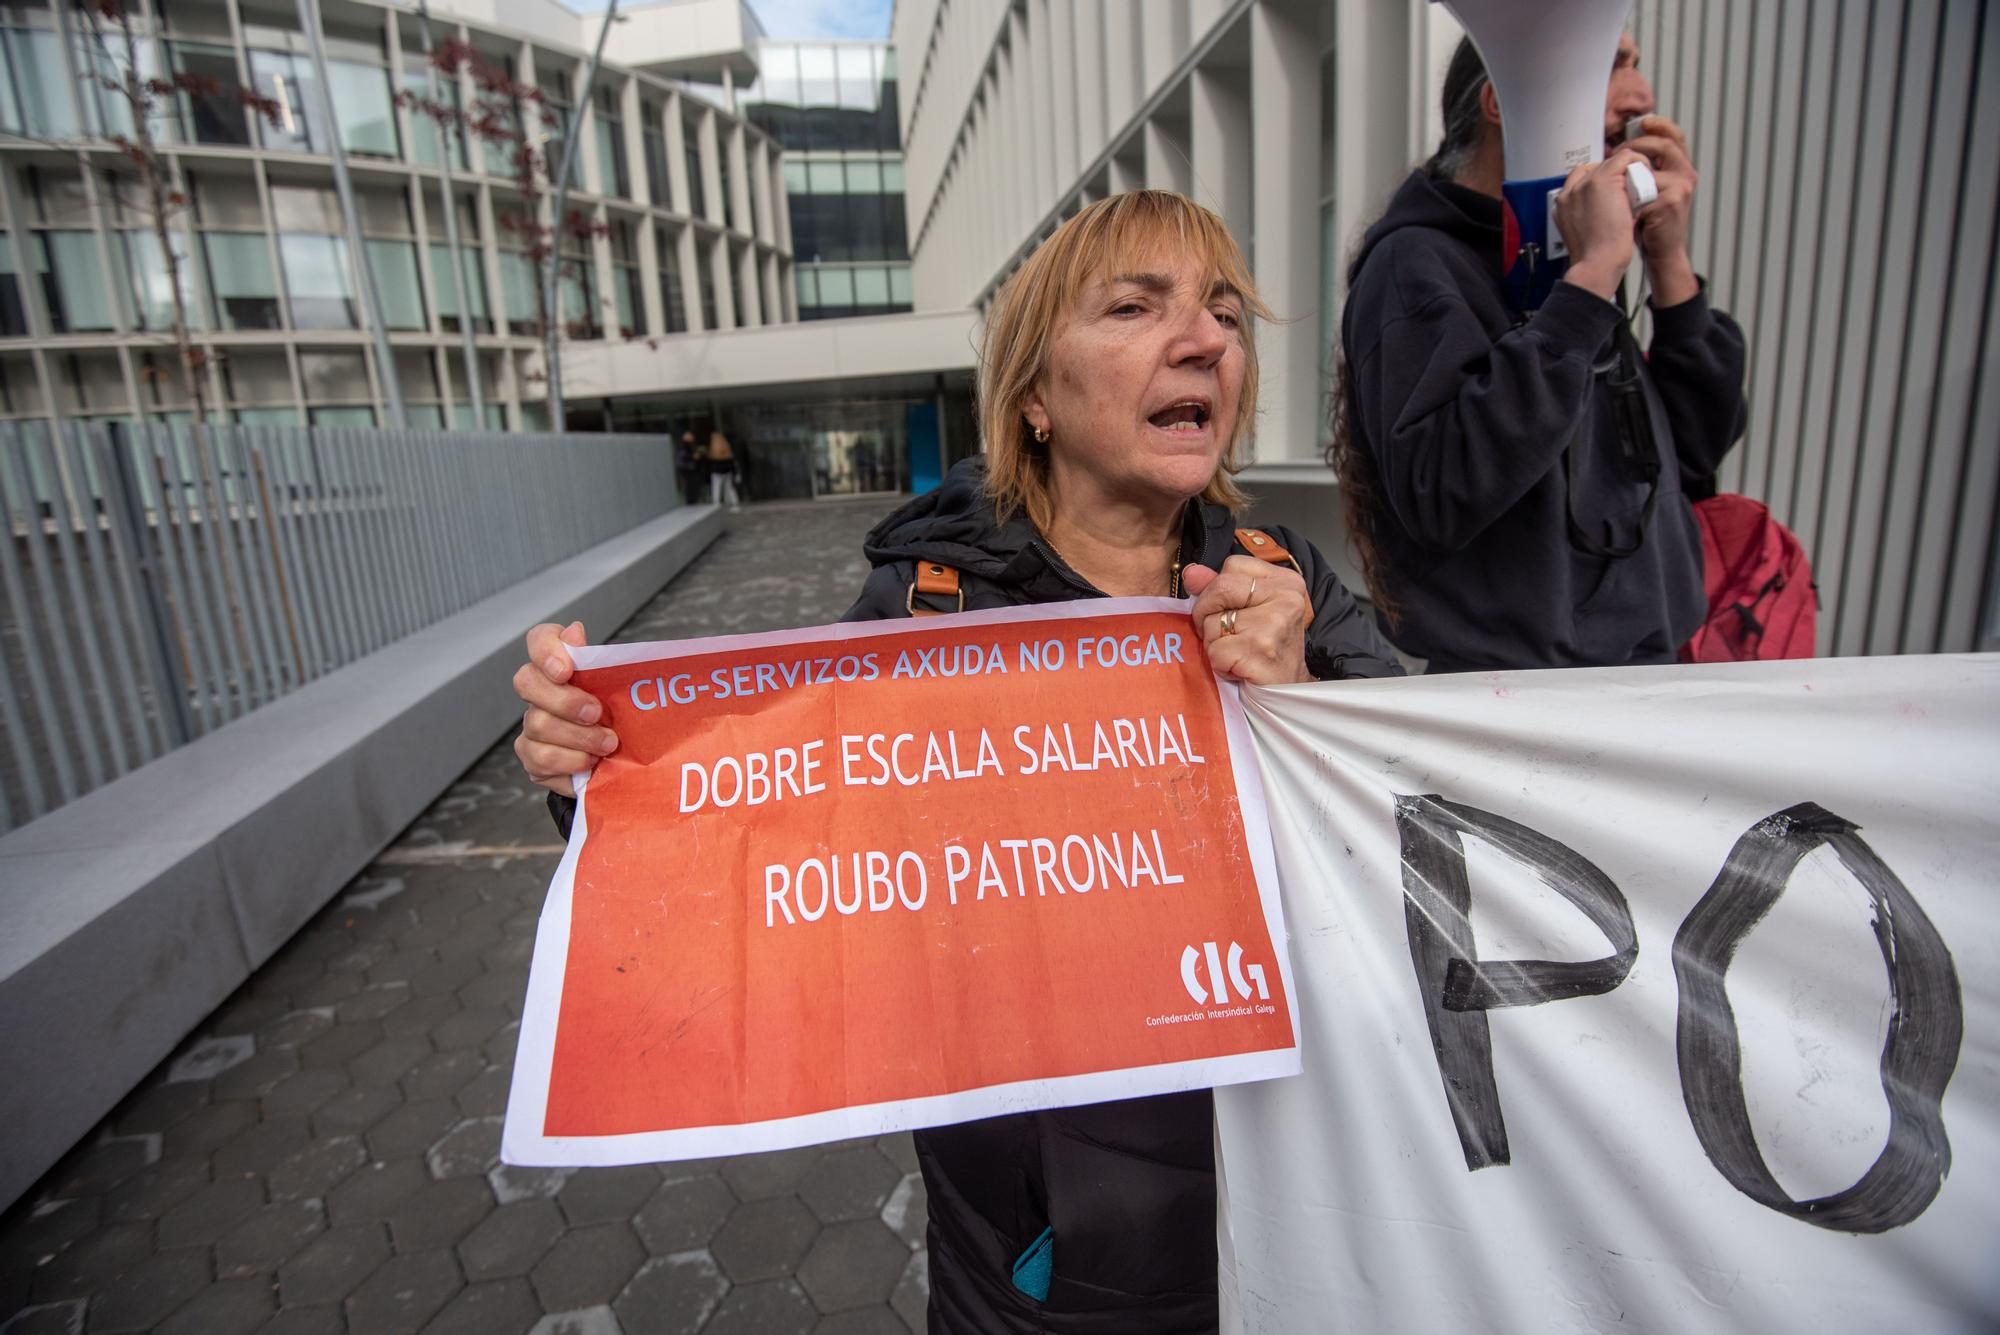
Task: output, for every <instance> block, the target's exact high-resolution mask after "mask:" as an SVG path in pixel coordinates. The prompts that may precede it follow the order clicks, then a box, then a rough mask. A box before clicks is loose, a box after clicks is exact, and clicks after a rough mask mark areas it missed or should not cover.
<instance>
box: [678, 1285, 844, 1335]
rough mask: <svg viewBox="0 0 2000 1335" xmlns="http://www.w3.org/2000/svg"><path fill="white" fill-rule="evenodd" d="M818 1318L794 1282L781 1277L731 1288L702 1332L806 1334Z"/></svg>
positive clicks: (712, 1334)
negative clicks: (767, 1281)
mask: <svg viewBox="0 0 2000 1335" xmlns="http://www.w3.org/2000/svg"><path fill="white" fill-rule="evenodd" d="M818 1321H819V1312H818V1311H817V1310H815V1309H814V1307H813V1305H812V1300H811V1299H810V1298H808V1297H806V1295H805V1291H804V1290H803V1289H801V1288H800V1287H799V1286H798V1284H797V1282H796V1281H794V1280H789V1279H780V1280H773V1281H771V1282H769V1283H764V1284H743V1285H739V1286H737V1287H736V1288H734V1289H731V1290H730V1291H729V1296H728V1297H726V1298H724V1299H723V1300H722V1305H721V1306H720V1307H718V1308H717V1309H716V1312H715V1315H714V1317H712V1318H711V1319H710V1320H709V1323H708V1325H707V1326H706V1327H704V1328H703V1331H702V1335H806V1332H808V1331H810V1330H811V1329H812V1328H813V1326H814V1325H815V1324H816V1323H817V1322H818Z"/></svg>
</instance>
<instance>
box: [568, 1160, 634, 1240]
mask: <svg viewBox="0 0 2000 1335" xmlns="http://www.w3.org/2000/svg"><path fill="white" fill-rule="evenodd" d="M659 1184H660V1175H659V1174H658V1173H656V1172H654V1171H653V1170H652V1169H651V1168H650V1167H648V1166H646V1165H644V1164H633V1165H630V1166H628V1167H624V1168H584V1169H579V1170H578V1171H577V1173H576V1174H575V1175H574V1176H573V1177H571V1178H570V1179H569V1181H567V1182H565V1183H564V1184H563V1187H562V1190H561V1191H560V1192H559V1193H557V1195H556V1204H558V1205H560V1206H561V1207H562V1212H563V1217H564V1218H565V1219H567V1220H569V1222H570V1226H571V1227H577V1226H580V1225H583V1224H606V1223H610V1222H611V1221H613V1220H617V1219H630V1218H631V1217H632V1216H633V1214H634V1213H636V1212H637V1211H638V1209H639V1207H640V1206H641V1205H644V1204H645V1203H646V1198H647V1197H648V1196H651V1195H652V1194H653V1190H654V1188H656V1187H658V1186H659Z"/></svg>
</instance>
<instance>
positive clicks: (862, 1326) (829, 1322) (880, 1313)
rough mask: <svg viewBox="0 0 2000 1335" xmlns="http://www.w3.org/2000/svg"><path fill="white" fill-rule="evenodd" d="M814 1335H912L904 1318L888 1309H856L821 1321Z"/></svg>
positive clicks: (815, 1328)
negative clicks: (904, 1322)
mask: <svg viewBox="0 0 2000 1335" xmlns="http://www.w3.org/2000/svg"><path fill="white" fill-rule="evenodd" d="M812 1335H910V1328H909V1327H908V1326H906V1325H904V1324H903V1318H901V1317H899V1316H897V1315H896V1313H895V1310H894V1309H893V1308H888V1307H855V1308H850V1309H849V1310H847V1311H845V1312H834V1313H832V1314H831V1315H828V1316H823V1317H821V1318H820V1319H819V1324H818V1325H817V1326H814V1327H813V1328H812Z"/></svg>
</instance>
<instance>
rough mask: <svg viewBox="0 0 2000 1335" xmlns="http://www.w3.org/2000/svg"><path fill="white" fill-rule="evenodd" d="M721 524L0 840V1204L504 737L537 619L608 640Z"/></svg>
mask: <svg viewBox="0 0 2000 1335" xmlns="http://www.w3.org/2000/svg"><path fill="white" fill-rule="evenodd" d="M722 528H723V521H722V516H721V514H720V513H719V512H718V511H716V510H715V509H714V507H710V506H699V507H689V508H683V509H678V510H675V511H673V512H671V513H669V514H667V515H664V516H662V517H660V518H659V519H656V520H653V521H652V522H650V523H647V524H644V525H641V526H640V527H639V528H636V529H634V530H632V531H631V532H629V533H627V534H625V535H623V536H621V537H618V538H614V539H612V540H611V541H609V542H606V543H603V544H601V545H600V546H598V547H595V548H593V549H592V550H590V551H588V552H585V553H583V554H582V555H579V556H576V557H573V558H571V559H570V560H568V561H565V562H563V563H562V564H560V565H558V566H556V567H554V568H552V569H550V570H548V571H546V572H544V573H543V574H541V575H538V576H536V577H534V578H533V579H530V580H527V581H524V582H523V583H521V584H518V585H516V586H515V587H513V588H512V589H509V590H507V591H506V592H505V593H501V594H497V595H495V596H494V597H492V598H489V599H487V600H486V601H484V602H482V603H479V604H477V605H475V606H473V607H471V608H468V609H467V610H466V611H464V612H461V613H459V614H457V615H455V616H453V617H450V618H448V619H447V620H445V621H441V622H439V623H438V624H437V625H434V626H431V627H429V628H427V629H425V630H422V631H419V632H418V633H417V634H414V635H411V636H409V637H408V638H406V639H403V640H400V641H398V642H397V643H395V644H393V645H390V646H389V647H388V648H385V649H382V650H380V651H378V652H376V653H374V654H372V655H370V656H369V657H367V658H364V659H362V660H361V661H359V662H357V663H354V664H351V665H350V666H348V667H346V668H343V669H341V670H340V671H338V672H336V673H333V674H332V675H330V676H328V677H325V678H323V679H322V680H320V681H318V682H315V683H313V684H312V685H310V686H308V687H305V688H304V689H302V690H300V691H298V692H296V693H295V694H292V695H289V696H287V697H285V698H283V699H281V700H278V701H276V702H275V703H273V704H270V705H267V706H265V707H264V708H263V709H260V710H258V711H257V712H256V713H254V714H251V715H249V716H248V717H245V718H242V719H239V720H237V721H236V722H234V723H231V724H229V725H228V726H226V727H224V728H221V729H219V730H217V731H216V732H214V733H212V734H210V735H209V736H207V737H204V738H202V739H201V740H199V741H197V742H195V743H193V744H191V745H189V746H186V747H183V748H182V749H180V750H178V751H175V752H173V753H172V754H170V755H167V756H165V757H162V758H161V759H159V760H157V761H155V762H153V763H152V764H150V765H147V766H145V767H143V768H141V769H139V770H135V771H134V772H132V773H131V774H128V775H126V776H125V777H123V778H121V779H119V780H117V781H116V782H113V783H110V784H107V785H106V786H104V787H103V788H100V789H97V790H96V791H95V792H92V793H90V794H88V795H86V796H84V797H82V798H80V799H79V800H77V801H75V802H72V803H70V804H69V805H67V806H65V807H62V808H60V809H59V810H57V811H54V812H52V813H50V814H49V815H47V816H45V817H43V818H42V819H40V820H37V821H34V822H31V823H30V824H28V825H26V826H23V827H22V828H20V829H18V830H16V831H14V832H13V833H11V834H9V835H7V836H6V837H4V838H0V1126H4V1127H5V1128H6V1129H7V1134H6V1135H5V1136H4V1137H0V1209H4V1208H5V1207H6V1206H8V1205H11V1204H12V1203H13V1202H14V1201H15V1200H16V1199H18V1198H19V1197H20V1196H21V1194H22V1193H23V1192H25V1191H26V1190H27V1189H28V1188H29V1187H31V1186H32V1185H33V1184H34V1182H35V1181H36V1179H37V1178H39V1177H40V1176H41V1175H42V1173H44V1172H45V1171H47V1169H48V1168H49V1167H50V1165H52V1164H53V1163H55V1161H56V1160H57V1159H58V1158H60V1157H61V1156H62V1154H63V1153H64V1152H65V1151H67V1150H68V1149H69V1148H70V1146H71V1145H73V1144H74V1143H75V1142H76V1140H77V1139H78V1138H79V1137H81V1136H82V1135H83V1134H84V1133H85V1132H87V1131H89V1130H90V1128H91V1127H93V1126H95V1125H96V1124H97V1122H98V1121H99V1120H100V1119H101V1118H103V1116H104V1115H105V1114H106V1113H107V1112H109V1111H110V1110H111V1108H112V1107H113V1106H114V1105H115V1104H116V1103H117V1102H118V1100H119V1099H120V1098H121V1097H123V1096H124V1095H125V1093H126V1092H127V1091H129V1090H130V1089H131V1088H132V1087H133V1086H134V1085H135V1084H137V1083H138V1081H139V1080H140V1079H141V1078H142V1077H144V1076H145V1075H146V1073H147V1072H149V1071H151V1070H152V1069H153V1067H154V1066H156V1065H157V1064H158V1063H159V1062H160V1061H161V1060H162V1059H163V1058H165V1057H166V1056H167V1055H168V1054H169V1053H171V1052H172V1051H173V1049H174V1047H175V1046H176V1045H177V1044H178V1043H179V1042H180V1041H181V1039H183V1038H184V1037H186V1036H187V1035H188V1034H189V1033H191V1032H192V1031H193V1030H194V1029H195V1027H196V1026H198V1025H199V1024H200V1023H201V1021H202V1020H203V1019H204V1018H205V1017H206V1016H207V1015H208V1014H209V1012H210V1011H212V1010H213V1009H214V1008H215V1007H216V1006H217V1005H218V1004H219V1003H221V1002H222V1000H223V999H224V998H226V997H227V996H228V995H229V994H230V993H231V992H232V991H234V990H235V988H236V987H237V986H238V985H239V984H241V983H242V982H243V981H244V979H246V978H247V977H248V976H249V975H250V973H251V971H252V970H254V969H255V968H256V967H257V966H258V965H260V964H262V963H263V962H264V961H265V960H266V959H268V958H269V957H270V956H271V954H272V952H274V951H275V950H277V948H278V947H279V946H280V945H282V944H284V942H285V940H286V939H287V938H288V937H289V936H290V935H291V934H292V933H293V932H295V931H297V930H298V928H299V927H300V926H301V925H302V924H304V923H305V921H306V920H307V919H308V918H310V917H311V916H312V915H313V914H314V913H315V912H317V911H318V910H319V909H320V908H321V907H322V906H323V905H324V904H325V903H326V902H327V901H328V900H329V899H330V898H331V897H332V896H333V895H334V894H335V893H336V892H337V891H338V890H339V889H340V887H341V886H342V885H344V884H346V883H347V881H348V880H349V879H351V878H352V877H353V876H354V874H355V873H356V872H358V871H359V870H360V869H361V868H362V867H364V866H366V865H367V863H368V861H369V860H370V859H371V858H373V857H374V856H375V854H376V853H378V852H379V851H381V849H382V848H383V847H385V846H386V845H387V844H388V843H389V841H390V840H391V839H392V838H394V837H395V835H396V834H397V833H398V832H399V831H400V830H401V829H402V828H403V827H404V826H405V825H407V824H408V823H409V822H410V821H411V820H412V819H414V818H415V817H416V816H417V815H418V814H419V813H420V812H421V811H422V810H423V809H424V807H425V806H426V805H428V804H429V803H430V802H431V801H433V800H434V799H435V798H436V797H437V796H438V794H439V793H441V792H443V791H444V790H445V789H446V788H447V787H449V786H450V784H451V783H452V781H453V780H454V779H456V778H457V777H458V775H459V774H460V772H461V771H463V770H464V768H465V767H466V766H467V765H469V764H471V763H472V762H473V761H474V760H476V759H477V758H478V757H479V755H480V754H481V753H482V752H484V751H485V750H486V749H487V748H488V747H490V746H491V745H492V744H493V739H494V738H495V737H497V736H499V735H500V734H501V733H502V732H504V731H505V730H506V729H507V728H508V727H509V726H510V724H511V723H512V722H513V721H514V720H515V719H516V718H517V717H518V715H519V711H520V705H519V702H518V701H517V700H516V699H515V697H514V693H513V689H512V685H511V683H510V677H511V675H512V673H513V670H514V668H515V667H516V666H517V665H518V664H519V662H520V661H521V654H522V651H521V635H522V632H523V631H524V630H525V629H526V628H527V627H528V626H530V625H532V624H534V623H535V622H538V621H568V620H571V619H575V618H580V619H582V620H583V622H584V623H585V624H586V625H587V626H590V627H592V628H593V630H596V631H597V632H599V633H605V632H608V631H610V630H611V629H612V628H614V627H616V626H617V625H619V624H621V623H622V622H624V621H625V620H626V619H627V618H629V617H630V616H631V615H632V613H633V612H635V611H636V610H637V609H638V608H639V607H640V606H642V605H643V604H644V603H645V601H646V600H647V599H648V598H649V597H651V596H652V595H653V594H654V593H655V592H656V591H657V590H658V589H659V588H660V586H661V585H663V584H665V583H666V582H667V580H669V579H670V578H672V577H673V575H674V574H676V573H677V572H678V571H679V570H681V569H682V568H683V567H684V566H686V565H687V564H688V562H690V561H691V560H693V559H694V557H695V556H696V555H697V554H699V553H700V552H701V550H702V549H703V548H704V547H706V546H707V545H708V544H709V543H710V542H712V541H714V540H715V538H717V537H719V536H720V535H721V533H722Z"/></svg>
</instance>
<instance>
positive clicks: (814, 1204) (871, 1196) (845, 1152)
mask: <svg viewBox="0 0 2000 1335" xmlns="http://www.w3.org/2000/svg"><path fill="white" fill-rule="evenodd" d="M901 1179H902V1174H901V1173H899V1172H897V1171H896V1166H895V1165H894V1164H892V1163H890V1162H889V1161H888V1160H887V1159H885V1158H883V1157H882V1154H881V1152H880V1151H879V1150H877V1149H876V1148H875V1147H874V1146H873V1145H851V1146H848V1147H846V1148H844V1149H839V1150H835V1151H834V1152H833V1153H831V1154H828V1155H826V1156H825V1157H824V1158H822V1159H821V1160H820V1161H819V1162H818V1163H816V1164H814V1165H813V1166H812V1167H811V1168H809V1169H807V1170H806V1175H805V1177H804V1178H803V1179H801V1180H800V1182H799V1199H800V1200H802V1201H804V1202H805V1203H806V1206H807V1208H808V1209H810V1210H811V1211H812V1212H813V1213H814V1214H816V1215H818V1216H819V1218H820V1221H821V1222H822V1223H828V1224H832V1223H839V1222H841V1221H843V1220H848V1219H873V1218H876V1217H877V1216H879V1215H880V1214H881V1213H882V1206H883V1205H884V1204H885V1203H887V1201H888V1199H889V1193H890V1192H892V1191H894V1190H895V1189H896V1183H897V1182H898V1181H900V1180H901Z"/></svg>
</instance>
